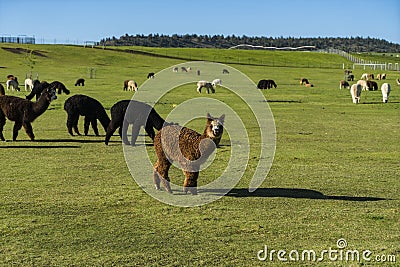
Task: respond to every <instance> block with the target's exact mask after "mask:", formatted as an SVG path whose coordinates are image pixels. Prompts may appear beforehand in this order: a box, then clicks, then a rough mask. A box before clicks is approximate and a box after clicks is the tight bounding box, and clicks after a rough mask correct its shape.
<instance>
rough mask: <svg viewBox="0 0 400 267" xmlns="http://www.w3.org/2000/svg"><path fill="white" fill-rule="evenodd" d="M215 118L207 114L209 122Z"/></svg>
mask: <svg viewBox="0 0 400 267" xmlns="http://www.w3.org/2000/svg"><path fill="white" fill-rule="evenodd" d="M213 119H214V118H213V117H211V115H210V113H207V120H209V121H212V120H213Z"/></svg>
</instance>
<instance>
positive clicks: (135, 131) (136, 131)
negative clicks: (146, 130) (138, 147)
mask: <svg viewBox="0 0 400 267" xmlns="http://www.w3.org/2000/svg"><path fill="white" fill-rule="evenodd" d="M139 131H140V124H139V123H138V122H135V123H133V125H132V136H131V145H132V146H134V145H135V144H136V139H137V137H138V135H139Z"/></svg>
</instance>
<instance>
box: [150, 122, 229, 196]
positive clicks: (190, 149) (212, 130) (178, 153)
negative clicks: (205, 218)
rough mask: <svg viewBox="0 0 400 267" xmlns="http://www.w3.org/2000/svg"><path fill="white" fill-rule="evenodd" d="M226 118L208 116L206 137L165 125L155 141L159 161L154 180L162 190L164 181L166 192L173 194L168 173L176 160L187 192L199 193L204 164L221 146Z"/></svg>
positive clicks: (177, 126)
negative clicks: (198, 185)
mask: <svg viewBox="0 0 400 267" xmlns="http://www.w3.org/2000/svg"><path fill="white" fill-rule="evenodd" d="M224 119H225V115H222V116H221V117H220V118H213V117H211V115H210V114H207V124H206V128H205V130H204V133H203V134H199V133H198V132H196V131H194V130H191V129H189V128H186V127H182V126H179V125H167V126H164V127H163V128H162V129H161V130H160V131H159V132H158V133H157V134H156V137H155V138H154V148H155V150H156V154H157V158H158V159H157V162H156V163H155V164H154V172H153V181H154V185H155V187H156V189H157V190H160V182H161V181H162V183H163V185H164V187H165V189H166V190H167V191H168V192H169V193H172V190H171V187H170V185H169V182H170V179H169V177H168V170H169V168H170V167H171V164H172V162H173V161H176V162H178V163H179V165H180V166H181V169H182V170H183V173H184V174H185V176H186V178H185V181H184V183H183V190H184V192H185V193H187V192H188V191H190V193H191V194H193V195H196V194H197V178H198V177H199V170H200V165H201V164H203V163H204V162H205V161H206V160H207V158H208V157H209V156H210V155H211V153H212V152H213V151H214V150H215V148H216V146H218V144H219V142H220V140H221V137H222V133H223V123H224Z"/></svg>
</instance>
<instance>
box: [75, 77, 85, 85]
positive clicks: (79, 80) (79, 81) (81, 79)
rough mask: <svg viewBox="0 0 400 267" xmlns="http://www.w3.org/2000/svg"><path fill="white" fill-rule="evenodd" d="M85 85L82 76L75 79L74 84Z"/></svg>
mask: <svg viewBox="0 0 400 267" xmlns="http://www.w3.org/2000/svg"><path fill="white" fill-rule="evenodd" d="M81 85H82V86H85V79H83V78H79V79H78V80H76V82H75V86H81Z"/></svg>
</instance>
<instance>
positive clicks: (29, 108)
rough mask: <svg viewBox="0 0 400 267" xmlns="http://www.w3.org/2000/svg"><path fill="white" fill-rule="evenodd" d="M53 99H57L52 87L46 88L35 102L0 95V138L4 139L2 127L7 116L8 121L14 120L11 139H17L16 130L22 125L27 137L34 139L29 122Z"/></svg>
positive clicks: (41, 112) (42, 111) (43, 110)
mask: <svg viewBox="0 0 400 267" xmlns="http://www.w3.org/2000/svg"><path fill="white" fill-rule="evenodd" d="M54 99H57V96H56V89H55V88H54V87H48V88H46V89H45V90H44V91H43V92H42V94H41V96H40V98H39V99H38V101H37V102H31V101H29V100H26V99H23V98H20V97H16V96H7V95H4V96H0V139H1V140H2V141H5V139H4V136H3V127H4V125H5V124H6V118H8V119H9V120H10V121H15V124H14V129H13V141H15V140H17V136H18V131H19V130H20V129H21V127H22V126H24V128H25V131H26V134H27V135H28V136H29V138H30V139H31V140H32V141H34V140H35V135H34V134H33V129H32V125H31V122H33V121H34V120H35V119H36V118H37V117H39V116H40V115H42V114H43V113H44V112H45V111H46V110H47V108H48V107H49V105H50V102H51V101H53V100H54Z"/></svg>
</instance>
